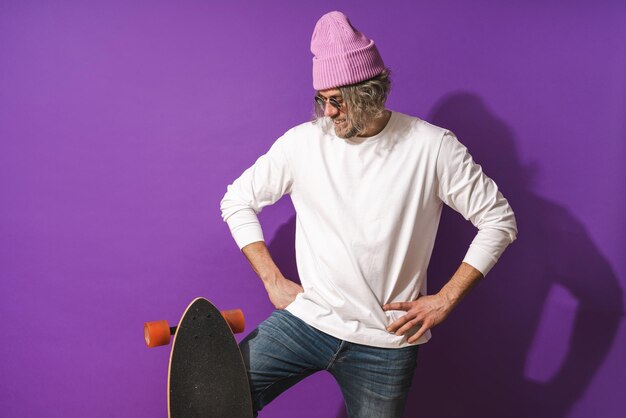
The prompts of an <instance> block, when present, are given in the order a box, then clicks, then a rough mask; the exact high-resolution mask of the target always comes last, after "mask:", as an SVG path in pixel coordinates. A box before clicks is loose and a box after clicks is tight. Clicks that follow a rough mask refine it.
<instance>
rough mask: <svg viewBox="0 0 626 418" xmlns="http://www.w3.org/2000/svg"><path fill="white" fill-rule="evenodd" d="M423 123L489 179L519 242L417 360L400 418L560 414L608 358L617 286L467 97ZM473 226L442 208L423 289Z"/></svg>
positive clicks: (439, 279) (458, 251) (505, 132)
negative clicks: (440, 130) (459, 147)
mask: <svg viewBox="0 0 626 418" xmlns="http://www.w3.org/2000/svg"><path fill="white" fill-rule="evenodd" d="M429 120H430V121H431V122H432V123H434V124H436V125H439V126H444V127H446V128H448V129H451V130H452V131H453V132H455V133H456V134H457V136H458V137H459V138H460V140H461V142H463V143H464V144H465V145H466V146H467V147H468V148H469V150H470V152H471V153H472V155H473V156H474V157H475V159H476V160H477V161H478V162H479V163H480V164H481V165H482V167H483V169H484V171H485V172H486V173H487V175H489V176H490V177H492V178H494V179H495V180H496V182H497V183H498V186H499V187H500V189H501V190H502V192H503V194H504V195H505V196H506V198H507V199H508V200H509V202H510V203H511V206H512V207H513V210H514V212H515V214H516V218H517V222H518V228H519V231H520V232H519V236H518V239H517V241H516V242H514V243H513V245H511V246H510V247H509V248H508V250H507V251H506V252H505V254H504V255H503V256H502V258H501V260H500V261H499V263H498V264H497V265H496V266H495V267H494V269H493V270H492V272H491V273H490V274H489V276H488V277H487V278H486V280H485V281H484V282H482V283H481V284H480V285H479V286H478V287H477V288H476V289H475V290H474V292H473V293H472V294H471V295H470V296H469V297H468V298H467V299H466V300H464V301H463V302H462V303H461V304H460V305H459V307H458V309H457V310H456V311H455V312H454V313H453V314H452V315H451V317H450V318H449V319H448V320H447V321H446V322H445V323H444V324H442V325H441V326H440V327H439V328H438V329H436V330H435V331H434V335H435V337H434V338H433V339H432V340H431V342H429V343H428V344H426V345H425V346H424V347H423V350H421V351H420V359H419V361H418V369H417V371H416V376H415V379H414V381H413V387H412V389H411V395H410V397H409V401H408V405H407V413H406V416H414V415H416V416H417V414H418V413H419V414H420V416H428V417H435V418H437V417H446V418H452V417H468V416H482V417H509V418H517V417H519V418H522V417H524V418H526V417H551V418H559V417H566V416H567V414H568V412H569V411H570V409H571V408H572V406H573V405H574V403H575V402H576V401H577V400H578V399H579V398H580V397H581V396H582V395H583V394H584V392H585V390H586V388H587V386H588V385H589V383H590V382H591V379H592V377H593V375H594V374H595V372H596V371H597V370H598V368H599V367H600V365H601V364H602V362H603V360H604V358H605V356H606V355H607V353H608V352H609V350H610V348H611V345H612V342H613V339H614V337H615V335H616V333H617V330H618V326H619V322H620V321H621V318H622V312H623V296H622V289H621V288H620V286H619V283H618V280H617V278H616V276H615V273H614V272H613V270H612V268H611V266H610V265H609V263H608V262H607V260H606V259H605V258H604V257H603V256H602V255H601V254H600V252H599V251H598V249H597V248H596V247H595V245H594V244H593V242H592V241H591V239H590V237H589V235H588V234H587V232H586V231H585V229H584V227H583V225H582V224H581V223H580V222H579V221H578V220H577V219H575V218H574V216H573V215H572V214H571V213H570V212H569V211H568V210H567V209H565V208H563V207H561V206H559V205H557V204H555V203H553V202H550V201H549V200H547V199H545V198H543V197H540V196H538V195H535V194H533V193H532V191H531V189H530V185H531V180H532V174H533V173H532V170H530V169H529V168H528V167H525V166H523V165H522V164H521V163H520V159H519V156H518V154H517V152H516V150H515V145H514V137H513V134H512V133H511V130H510V129H509V128H508V127H507V126H506V125H505V124H504V123H503V122H502V121H500V120H498V119H497V118H496V117H495V116H494V115H492V114H491V113H490V112H489V111H488V109H487V108H486V107H485V105H484V103H483V102H482V100H481V99H480V98H478V97H477V96H475V95H472V94H468V93H454V94H450V95H448V96H446V97H444V98H443V99H442V100H441V101H440V102H439V103H438V104H437V105H436V106H435V109H434V111H433V112H432V114H431V115H430V118H429ZM474 235H475V229H474V228H473V227H472V226H471V225H470V224H469V223H468V222H466V221H465V220H464V219H463V218H462V217H461V216H459V215H458V214H456V213H455V212H453V211H452V210H449V209H448V208H446V210H445V211H444V214H443V216H442V220H441V225H440V229H439V233H438V235H437V242H436V245H435V249H434V252H433V257H432V260H431V263H430V267H429V277H430V278H431V279H430V280H429V287H430V289H429V290H430V292H435V291H437V290H438V289H439V288H440V287H441V285H442V284H443V283H444V281H445V279H447V278H448V277H450V275H451V274H452V273H453V270H454V269H455V268H456V265H455V264H456V263H457V261H458V260H459V259H461V258H462V257H463V255H464V254H465V252H466V251H467V246H468V244H469V242H470V241H471V240H472V239H473V237H474Z"/></svg>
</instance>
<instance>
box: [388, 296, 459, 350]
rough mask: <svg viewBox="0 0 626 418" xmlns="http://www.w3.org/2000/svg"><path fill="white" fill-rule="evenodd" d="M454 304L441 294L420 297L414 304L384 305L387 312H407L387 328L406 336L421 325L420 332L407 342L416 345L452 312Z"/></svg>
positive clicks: (395, 303)
mask: <svg viewBox="0 0 626 418" xmlns="http://www.w3.org/2000/svg"><path fill="white" fill-rule="evenodd" d="M452 308H453V304H452V303H451V302H450V301H448V300H447V299H446V298H445V297H443V296H441V295H440V294H436V295H432V296H420V297H419V298H418V299H417V300H414V301H413V302H394V303H388V304H386V305H383V310H385V311H406V315H403V316H402V317H401V318H399V319H398V320H396V321H394V322H393V323H392V324H391V325H389V326H388V327H387V331H389V332H393V333H395V334H396V335H405V334H406V333H407V331H409V330H410V329H411V328H413V327H415V326H417V325H419V326H420V328H419V330H418V331H417V332H416V333H415V334H413V335H411V336H410V337H409V339H408V340H407V341H408V342H409V343H414V342H416V341H417V340H419V339H420V338H421V337H422V335H424V333H425V332H426V331H428V330H429V329H431V328H432V327H434V326H436V325H439V324H440V323H441V322H443V320H444V319H446V318H447V316H448V314H449V313H450V312H451V311H452Z"/></svg>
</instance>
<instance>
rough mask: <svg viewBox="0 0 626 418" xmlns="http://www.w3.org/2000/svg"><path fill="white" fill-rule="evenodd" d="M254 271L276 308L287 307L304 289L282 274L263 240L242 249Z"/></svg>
mask: <svg viewBox="0 0 626 418" xmlns="http://www.w3.org/2000/svg"><path fill="white" fill-rule="evenodd" d="M241 251H242V252H243V254H244V255H245V256H246V258H247V259H248V261H249V262H250V265H251V266H252V268H253V269H254V272H255V273H256V274H257V275H258V276H259V277H260V278H261V280H262V281H263V285H264V286H265V290H266V291H267V295H268V296H269V297H270V301H271V302H272V304H273V305H274V306H275V307H276V309H285V308H286V307H287V305H289V304H290V303H291V302H293V300H294V299H295V298H296V296H297V295H298V293H302V292H303V291H304V289H302V286H300V285H299V284H297V283H294V282H292V281H291V280H288V279H286V278H285V276H283V275H282V273H281V272H280V270H279V269H278V267H277V266H276V263H274V260H273V259H272V256H271V255H270V252H269V250H268V249H267V246H266V245H265V243H264V242H263V241H257V242H253V243H251V244H248V245H246V246H245V247H243V248H242V249H241Z"/></svg>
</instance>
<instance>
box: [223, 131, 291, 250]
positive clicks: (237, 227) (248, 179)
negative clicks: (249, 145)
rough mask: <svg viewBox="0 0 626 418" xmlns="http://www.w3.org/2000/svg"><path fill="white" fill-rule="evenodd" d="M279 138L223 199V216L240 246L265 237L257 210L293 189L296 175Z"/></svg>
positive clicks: (230, 188)
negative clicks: (294, 175) (293, 173)
mask: <svg viewBox="0 0 626 418" xmlns="http://www.w3.org/2000/svg"><path fill="white" fill-rule="evenodd" d="M284 140H285V137H284V136H283V137H281V138H279V139H278V140H277V141H276V142H275V143H274V145H272V147H271V148H270V150H269V151H268V152H267V153H266V154H264V155H262V156H261V157H259V159H258V160H257V161H256V162H255V163H254V164H253V165H252V167H250V168H248V169H247V170H246V171H244V172H243V174H242V175H241V176H240V177H239V178H238V179H237V180H235V181H234V182H233V183H232V184H230V185H229V186H228V187H227V189H226V194H225V195H224V198H223V199H222V201H221V203H220V209H221V211H222V219H224V221H225V222H226V223H227V224H228V227H229V228H230V232H231V234H232V235H233V238H234V239H235V242H236V243H237V245H238V246H239V248H240V249H241V248H243V247H245V246H246V245H248V244H251V243H253V242H257V241H263V231H262V229H261V224H260V223H259V220H258V218H257V214H258V213H259V212H261V210H262V209H263V208H264V207H265V206H268V205H271V204H273V203H274V202H276V201H277V200H278V199H280V198H281V197H282V196H283V195H285V194H288V193H291V187H292V184H293V178H292V175H291V170H290V168H289V164H288V161H287V158H286V156H285V152H284V149H283V147H284V144H283V141H284Z"/></svg>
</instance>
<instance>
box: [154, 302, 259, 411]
mask: <svg viewBox="0 0 626 418" xmlns="http://www.w3.org/2000/svg"><path fill="white" fill-rule="evenodd" d="M243 328H244V322H243V314H242V313H241V310H234V311H224V312H220V311H219V310H218V309H217V308H216V307H215V306H213V304H212V303H211V302H209V301H208V300H206V299H204V298H197V299H194V300H193V301H192V302H191V303H190V304H189V306H188V307H187V309H186V310H185V312H184V313H183V316H182V318H181V320H180V322H179V324H178V327H169V325H168V323H167V321H156V322H147V323H146V324H144V337H145V340H146V345H148V347H155V346H157V345H164V344H167V343H169V340H170V338H169V337H170V335H173V336H174V337H173V340H172V351H171V353H170V361H169V371H168V382H167V388H168V390H167V407H168V417H169V418H193V417H224V418H250V417H252V400H251V397H250V389H249V384H248V377H247V373H246V367H245V365H244V363H243V358H242V356H241V352H240V351H239V347H238V345H237V342H236V340H235V337H234V335H233V331H234V332H242V331H243Z"/></svg>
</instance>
